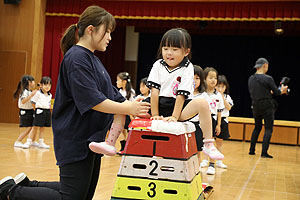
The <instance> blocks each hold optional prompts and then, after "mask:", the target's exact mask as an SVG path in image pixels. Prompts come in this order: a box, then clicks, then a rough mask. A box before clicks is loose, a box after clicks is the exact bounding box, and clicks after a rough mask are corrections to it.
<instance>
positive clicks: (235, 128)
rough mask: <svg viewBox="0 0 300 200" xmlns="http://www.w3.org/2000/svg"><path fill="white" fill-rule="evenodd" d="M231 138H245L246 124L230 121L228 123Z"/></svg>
mask: <svg viewBox="0 0 300 200" xmlns="http://www.w3.org/2000/svg"><path fill="white" fill-rule="evenodd" d="M228 128H229V133H230V138H229V139H233V140H243V134H244V124H240V123H229V124H228Z"/></svg>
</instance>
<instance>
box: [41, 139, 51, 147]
mask: <svg viewBox="0 0 300 200" xmlns="http://www.w3.org/2000/svg"><path fill="white" fill-rule="evenodd" d="M39 148H42V149H50V146H49V145H47V144H45V143H44V139H39Z"/></svg>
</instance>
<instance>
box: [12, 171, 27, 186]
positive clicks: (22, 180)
mask: <svg viewBox="0 0 300 200" xmlns="http://www.w3.org/2000/svg"><path fill="white" fill-rule="evenodd" d="M14 181H15V183H16V184H17V185H20V186H28V183H29V179H28V178H27V176H26V174H25V173H23V172H22V173H20V174H18V175H17V176H15V178H14Z"/></svg>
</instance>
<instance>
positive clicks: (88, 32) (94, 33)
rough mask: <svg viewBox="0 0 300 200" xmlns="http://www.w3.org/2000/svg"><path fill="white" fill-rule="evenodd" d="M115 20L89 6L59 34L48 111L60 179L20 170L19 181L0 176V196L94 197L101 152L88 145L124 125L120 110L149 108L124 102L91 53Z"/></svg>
mask: <svg viewBox="0 0 300 200" xmlns="http://www.w3.org/2000/svg"><path fill="white" fill-rule="evenodd" d="M115 24H116V23H115V19H114V18H113V16H112V15H111V14H110V13H108V12H107V11H106V10H104V9H103V8H100V7H98V6H90V7H88V8H87V9H86V10H85V11H84V12H83V13H82V14H81V16H80V18H79V21H78V23H77V24H73V25H71V26H70V27H69V28H68V29H67V30H66V32H65V34H64V36H63V37H62V40H61V48H62V51H63V54H64V58H63V61H62V63H61V66H60V73H59V78H58V82H57V88H56V94H55V102H54V107H53V115H52V127H53V134H54V150H55V156H56V159H57V165H59V169H60V182H38V181H29V179H28V178H27V177H26V175H25V176H24V173H23V176H19V179H18V180H17V179H15V180H14V179H10V178H7V180H5V181H2V182H3V184H1V186H0V189H1V198H2V197H5V196H8V195H9V199H11V200H12V199H40V198H42V199H72V200H76V199H78V200H83V199H92V198H93V195H94V192H95V189H96V186H97V182H98V178H99V173H100V164H101V155H100V154H96V153H94V152H92V151H91V150H90V149H89V144H90V143H91V142H92V141H95V142H102V141H104V140H105V136H106V133H107V131H108V130H109V128H110V126H111V125H112V127H113V126H114V125H115V127H117V128H118V127H119V126H122V127H124V122H125V115H128V114H130V115H143V114H146V113H147V112H148V110H149V108H150V104H148V103H146V102H138V101H135V102H129V101H125V98H124V97H123V96H122V95H121V94H120V93H119V92H118V90H117V89H116V88H115V87H114V86H113V85H112V83H111V79H110V77H109V74H108V73H107V71H106V70H105V68H104V66H103V64H102V63H101V61H100V60H99V59H98V58H97V57H96V56H95V55H94V53H93V52H94V51H95V50H99V51H102V52H104V51H105V50H106V47H107V45H108V43H109V42H110V40H111V36H110V33H111V32H112V31H113V30H114V28H115ZM77 34H78V36H77ZM76 38H79V41H77V40H76ZM75 44H76V45H75ZM113 114H116V115H115V117H114V115H113ZM122 124H123V125H122ZM20 185H22V186H27V187H20ZM29 187H30V188H29ZM33 187H34V189H33ZM2 189H3V190H2ZM2 191H3V192H2Z"/></svg>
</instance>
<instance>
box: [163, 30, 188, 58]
mask: <svg viewBox="0 0 300 200" xmlns="http://www.w3.org/2000/svg"><path fill="white" fill-rule="evenodd" d="M163 47H178V48H183V49H190V50H191V49H192V39H191V36H190V34H189V33H188V32H187V30H185V29H183V28H173V29H170V30H168V31H167V32H166V33H165V34H164V35H163V37H162V39H161V41H160V45H159V48H158V51H157V58H158V59H160V58H162V48H163ZM187 57H188V58H189V59H191V58H192V54H191V51H190V53H189V55H188V56H187Z"/></svg>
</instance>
